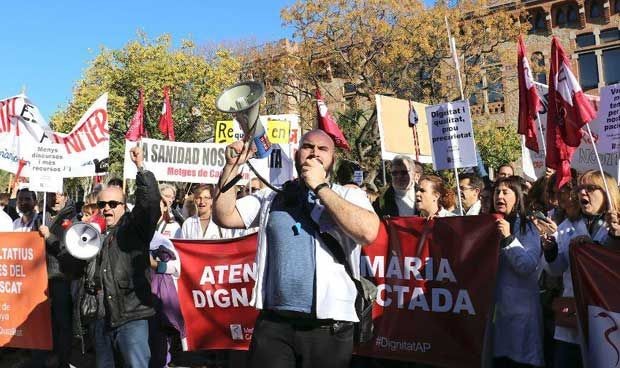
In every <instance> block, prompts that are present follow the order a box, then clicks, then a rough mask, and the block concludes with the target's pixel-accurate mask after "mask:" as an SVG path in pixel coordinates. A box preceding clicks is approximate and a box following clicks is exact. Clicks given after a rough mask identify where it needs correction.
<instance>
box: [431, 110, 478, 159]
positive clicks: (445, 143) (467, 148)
mask: <svg viewBox="0 0 620 368" xmlns="http://www.w3.org/2000/svg"><path fill="white" fill-rule="evenodd" d="M426 120H427V121H428V122H429V125H430V126H431V128H430V140H431V144H432V151H433V169H435V170H447V169H453V168H461V167H473V166H477V165H478V162H477V160H476V142H475V141H474V130H473V127H472V124H471V114H470V111H469V101H468V100H462V101H455V102H448V103H444V104H440V105H433V106H428V107H427V108H426Z"/></svg>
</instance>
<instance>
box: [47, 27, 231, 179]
mask: <svg viewBox="0 0 620 368" xmlns="http://www.w3.org/2000/svg"><path fill="white" fill-rule="evenodd" d="M239 68H240V63H239V61H238V60H237V59H236V58H235V57H234V56H232V55H231V54H230V52H228V51H226V50H215V51H214V52H211V53H207V52H206V51H200V52H199V51H198V50H197V48H196V47H195V45H194V43H193V42H191V41H182V42H181V43H180V46H178V47H173V42H172V38H171V37H170V36H169V35H162V36H159V37H157V38H155V39H152V40H151V39H149V38H148V37H147V36H146V35H145V34H144V33H142V32H139V33H138V37H137V39H136V40H133V41H130V42H128V43H127V44H126V45H125V46H124V47H123V48H121V49H116V50H113V49H108V48H101V50H100V51H99V54H97V55H96V56H95V57H94V59H93V60H92V62H91V63H90V65H89V67H88V68H87V69H86V71H85V73H84V76H83V78H82V79H81V80H79V81H78V82H77V83H76V85H75V87H74V92H73V97H72V98H71V101H70V102H69V104H68V105H67V106H66V107H65V108H64V109H62V110H60V111H58V112H56V113H55V114H54V115H53V117H52V119H51V123H52V125H53V127H54V129H56V130H58V131H64V132H67V131H70V130H71V129H72V128H73V126H74V125H75V124H76V122H77V121H78V119H79V118H80V116H81V115H82V114H83V113H84V111H86V109H87V108H88V107H89V106H90V104H92V102H94V101H95V99H96V98H97V97H98V96H100V95H101V94H103V93H104V92H108V93H109V98H108V115H109V126H110V172H111V174H112V175H116V176H120V175H121V174H122V167H123V154H124V142H125V139H124V134H125V132H126V131H127V124H128V123H129V121H130V120H131V117H132V116H133V114H134V112H135V110H136V107H137V105H138V96H139V90H140V89H143V90H144V104H145V124H146V127H147V131H148V134H149V136H150V137H153V138H162V135H161V133H160V132H159V130H158V128H157V125H158V122H159V116H160V112H161V108H162V104H163V88H164V86H168V87H169V88H170V100H171V104H172V111H173V119H174V121H175V127H174V128H175V134H176V140H178V141H183V142H201V141H205V140H206V139H208V138H210V137H212V135H213V124H214V122H215V121H216V120H221V119H230V117H229V116H226V115H224V114H222V113H220V112H219V111H217V110H216V109H215V99H216V98H217V96H218V95H219V94H220V93H221V91H222V90H223V89H224V88H226V87H228V86H230V85H232V84H233V83H235V82H236V81H237V76H238V75H239Z"/></svg>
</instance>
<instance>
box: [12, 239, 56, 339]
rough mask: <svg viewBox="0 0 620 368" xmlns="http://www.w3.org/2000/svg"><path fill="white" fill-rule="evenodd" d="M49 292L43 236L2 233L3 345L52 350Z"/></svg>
mask: <svg viewBox="0 0 620 368" xmlns="http://www.w3.org/2000/svg"><path fill="white" fill-rule="evenodd" d="M47 295H48V291H47V267H46V263H45V244H44V242H43V238H42V237H41V236H40V235H39V233H38V232H15V233H0V347H14V348H25V349H42V350H51V349H52V324H51V320H50V300H49V298H48V297H47Z"/></svg>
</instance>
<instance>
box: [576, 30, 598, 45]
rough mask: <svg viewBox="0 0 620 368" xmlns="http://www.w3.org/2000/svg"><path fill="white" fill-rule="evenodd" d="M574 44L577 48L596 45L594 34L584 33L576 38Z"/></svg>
mask: <svg viewBox="0 0 620 368" xmlns="http://www.w3.org/2000/svg"><path fill="white" fill-rule="evenodd" d="M575 42H576V43H577V47H588V46H594V45H595V44H596V38H595V37H594V33H584V34H580V35H579V36H577V38H576V39H575Z"/></svg>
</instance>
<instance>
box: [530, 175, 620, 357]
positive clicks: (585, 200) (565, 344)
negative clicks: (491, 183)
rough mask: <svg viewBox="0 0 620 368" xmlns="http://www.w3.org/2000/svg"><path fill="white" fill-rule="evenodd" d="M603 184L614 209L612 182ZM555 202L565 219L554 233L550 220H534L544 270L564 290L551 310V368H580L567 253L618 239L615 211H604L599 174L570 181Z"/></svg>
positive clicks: (619, 199) (618, 196) (618, 201)
mask: <svg viewBox="0 0 620 368" xmlns="http://www.w3.org/2000/svg"><path fill="white" fill-rule="evenodd" d="M605 180H606V181H607V187H608V188H609V191H610V193H609V194H610V199H611V203H613V205H614V207H615V208H616V209H618V208H620V193H619V192H618V185H617V183H616V180H615V179H614V178H613V177H611V176H609V175H607V174H605ZM571 189H572V190H571ZM558 200H559V204H560V206H561V207H563V209H564V210H565V212H566V215H567V218H566V220H564V221H563V222H562V223H560V225H559V226H557V229H554V225H555V224H554V223H553V221H551V219H546V220H534V223H535V224H536V226H537V227H538V229H539V230H540V232H541V244H542V247H543V251H544V262H543V264H544V267H545V269H546V270H547V272H549V273H550V274H551V275H554V276H560V275H562V281H563V286H564V290H563V292H562V297H561V298H558V299H556V301H555V304H556V305H557V307H556V308H554V309H556V310H558V311H557V312H556V318H555V320H556V327H555V333H554V340H555V346H554V356H553V358H554V367H563V368H564V367H567V368H573V367H582V358H581V351H580V348H579V340H580V338H579V333H578V330H577V316H576V305H575V299H574V294H573V283H572V276H571V269H570V262H569V249H570V247H571V246H573V245H575V244H577V243H581V242H596V243H599V244H602V245H609V243H611V242H612V241H614V240H615V239H614V238H615V237H614V235H620V232H619V231H618V229H617V228H618V227H619V226H618V218H617V215H616V212H615V211H611V212H610V211H609V209H608V200H607V195H606V193H605V182H604V181H603V177H602V175H601V173H600V171H596V170H591V171H587V172H585V173H584V174H582V175H581V176H580V177H579V180H575V179H573V181H572V182H569V183H567V184H566V185H564V186H562V187H561V188H560V190H559V192H558ZM612 213H613V216H612ZM614 221H615V223H614ZM614 227H615V228H616V229H615V230H614ZM610 235H611V236H610ZM561 310H566V311H567V312H561Z"/></svg>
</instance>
